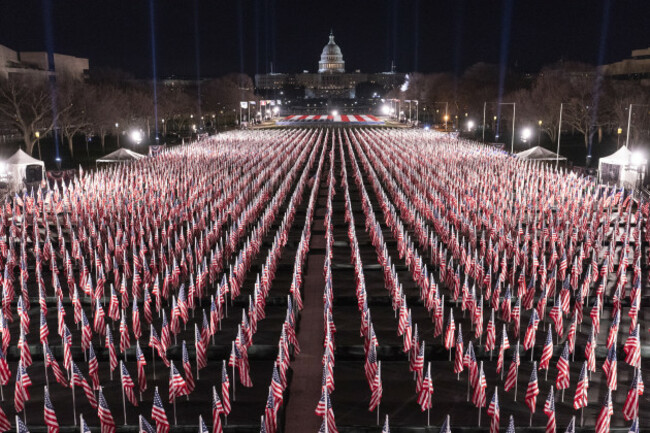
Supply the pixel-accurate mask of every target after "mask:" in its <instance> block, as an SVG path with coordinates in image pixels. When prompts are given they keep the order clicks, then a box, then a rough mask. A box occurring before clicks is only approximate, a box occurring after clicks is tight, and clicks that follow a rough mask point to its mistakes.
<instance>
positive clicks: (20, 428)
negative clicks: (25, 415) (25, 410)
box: [16, 415, 29, 433]
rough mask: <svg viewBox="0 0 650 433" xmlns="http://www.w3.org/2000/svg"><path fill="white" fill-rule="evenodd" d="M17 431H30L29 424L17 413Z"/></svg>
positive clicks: (21, 432)
mask: <svg viewBox="0 0 650 433" xmlns="http://www.w3.org/2000/svg"><path fill="white" fill-rule="evenodd" d="M16 433H29V430H28V429H27V426H26V425H25V423H24V422H23V420H22V419H20V417H19V416H18V415H16Z"/></svg>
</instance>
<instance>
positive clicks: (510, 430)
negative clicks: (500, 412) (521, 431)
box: [506, 415, 515, 433]
mask: <svg viewBox="0 0 650 433" xmlns="http://www.w3.org/2000/svg"><path fill="white" fill-rule="evenodd" d="M506 433H515V420H514V418H513V417H512V415H510V420H509V421H508V429H507V430H506Z"/></svg>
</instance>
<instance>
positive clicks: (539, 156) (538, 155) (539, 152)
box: [515, 146, 566, 162]
mask: <svg viewBox="0 0 650 433" xmlns="http://www.w3.org/2000/svg"><path fill="white" fill-rule="evenodd" d="M515 156H516V157H517V158H519V159H524V160H527V161H546V162H552V161H562V162H565V161H566V158H565V157H563V156H562V155H558V154H557V153H555V152H552V151H550V150H548V149H544V148H543V147H541V146H535V147H531V148H530V149H528V150H524V151H523V152H519V153H515Z"/></svg>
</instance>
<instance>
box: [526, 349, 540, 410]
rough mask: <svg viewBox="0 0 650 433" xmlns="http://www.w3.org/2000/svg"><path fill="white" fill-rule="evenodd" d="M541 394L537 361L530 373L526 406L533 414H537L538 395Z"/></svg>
mask: <svg viewBox="0 0 650 433" xmlns="http://www.w3.org/2000/svg"><path fill="white" fill-rule="evenodd" d="M538 394H539V387H538V386H537V361H534V362H533V370H532V372H531V373H530V380H529V381H528V388H526V406H528V409H530V411H531V412H532V413H535V405H536V403H537V395H538Z"/></svg>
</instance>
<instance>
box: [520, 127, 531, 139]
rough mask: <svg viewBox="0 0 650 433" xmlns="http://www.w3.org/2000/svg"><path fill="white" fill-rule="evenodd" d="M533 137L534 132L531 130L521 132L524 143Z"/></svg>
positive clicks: (526, 129) (525, 129)
mask: <svg viewBox="0 0 650 433" xmlns="http://www.w3.org/2000/svg"><path fill="white" fill-rule="evenodd" d="M532 135H533V131H531V130H530V128H524V129H523V130H522V131H521V138H522V140H524V141H526V140H528V139H529V138H530V137H531V136H532Z"/></svg>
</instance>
